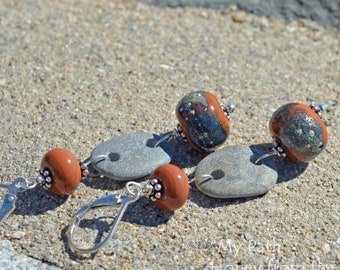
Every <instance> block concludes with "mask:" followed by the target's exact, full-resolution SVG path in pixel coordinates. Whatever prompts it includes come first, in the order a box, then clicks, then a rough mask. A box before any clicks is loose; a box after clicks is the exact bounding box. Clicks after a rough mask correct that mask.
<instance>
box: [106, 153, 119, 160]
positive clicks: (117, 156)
mask: <svg viewBox="0 0 340 270" xmlns="http://www.w3.org/2000/svg"><path fill="white" fill-rule="evenodd" d="M108 157H109V159H110V161H117V160H119V159H120V155H119V154H118V153H110V154H109V156H108Z"/></svg>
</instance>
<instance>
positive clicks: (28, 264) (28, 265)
mask: <svg viewBox="0 0 340 270" xmlns="http://www.w3.org/2000/svg"><path fill="white" fill-rule="evenodd" d="M0 269H1V270H7V269H8V270H12V269H18V270H20V269H32V270H33V269H39V270H40V269H49V270H52V269H53V270H56V269H61V268H59V267H55V266H53V265H48V264H45V263H42V262H41V261H39V260H36V259H32V258H30V257H28V256H26V255H23V254H17V253H16V252H15V251H14V249H13V247H12V245H11V242H10V241H8V240H2V241H0Z"/></svg>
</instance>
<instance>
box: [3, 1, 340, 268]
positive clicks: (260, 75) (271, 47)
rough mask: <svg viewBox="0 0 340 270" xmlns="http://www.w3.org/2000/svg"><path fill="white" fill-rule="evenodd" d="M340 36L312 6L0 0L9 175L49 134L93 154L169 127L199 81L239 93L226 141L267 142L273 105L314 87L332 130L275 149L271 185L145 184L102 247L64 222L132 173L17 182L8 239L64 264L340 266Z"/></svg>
mask: <svg viewBox="0 0 340 270" xmlns="http://www.w3.org/2000/svg"><path fill="white" fill-rule="evenodd" d="M339 41H340V36H339V33H338V32H336V31H331V30H325V29H324V28H323V27H321V26H320V25H318V24H317V23H315V22H311V21H308V20H299V21H292V22H283V21H279V20H275V19H268V18H264V17H257V16H254V15H250V14H245V13H242V12H238V11H237V10H230V9H226V10H224V11H223V12H221V11H219V10H214V9H204V8H195V7H185V8H166V7H159V6H152V5H147V4H143V3H139V2H135V1H132V0H131V1H129V0H127V1H101V0H100V1H58V2H56V3H54V2H52V1H7V0H5V1H2V2H1V3H0V52H1V58H0V70H1V71H0V92H1V96H0V116H1V117H0V127H1V134H0V146H1V158H0V183H9V182H11V181H13V180H14V179H15V178H17V177H19V176H23V177H36V176H37V172H36V169H37V168H39V165H40V161H41V158H42V157H43V155H44V153H46V151H48V150H49V149H52V148H56V147H62V148H66V149H68V150H70V151H71V152H72V153H74V155H75V156H76V157H77V158H79V159H86V158H87V157H89V155H90V153H91V151H92V149H93V148H94V147H95V146H96V145H98V144H99V143H101V142H103V141H105V140H108V139H111V138H113V137H117V136H121V135H124V134H129V133H132V132H136V131H141V130H144V131H152V132H154V133H156V134H161V133H164V132H167V131H170V130H172V129H173V128H174V127H176V125H177V119H176V116H175V108H176V105H177V102H178V101H179V100H180V99H181V97H183V95H185V94H187V93H189V92H191V91H195V90H206V91H210V92H212V93H214V94H215V95H216V96H217V97H218V99H219V100H220V101H221V102H222V103H224V104H227V103H228V102H231V103H233V104H234V105H235V112H234V113H233V114H232V115H231V134H230V137H229V138H228V140H227V142H226V145H235V144H244V145H257V144H266V143H271V137H270V134H269V131H268V121H269V119H270V117H271V115H272V113H273V112H274V111H275V110H276V109H277V108H278V107H279V106H281V105H283V104H285V103H289V102H302V103H305V104H309V103H311V102H312V101H314V102H316V104H319V103H322V104H324V105H325V106H326V108H327V110H326V112H325V113H324V120H325V122H326V124H327V127H328V132H329V142H328V146H327V148H326V150H325V151H324V152H323V153H322V154H321V155H320V156H318V157H317V158H316V159H315V160H313V161H312V162H310V163H309V164H294V163H292V162H289V161H288V160H286V159H285V158H281V159H277V164H278V166H279V178H278V183H277V185H276V186H275V187H274V188H273V189H272V190H270V192H269V193H268V194H266V195H264V196H259V197H255V198H247V199H229V200H221V199H213V198H210V197H207V196H205V195H203V194H202V193H201V192H199V191H198V190H197V189H196V187H195V186H194V185H192V186H191V190H190V197H189V199H188V201H187V203H186V204H185V205H184V207H182V208H181V209H179V210H177V211H175V212H173V213H168V212H164V211H161V210H158V209H157V208H156V207H155V206H154V205H153V204H152V202H151V201H149V200H147V199H146V198H142V199H140V200H139V201H137V202H136V203H135V204H133V205H130V206H129V208H128V210H127V212H126V215H125V216H124V218H123V220H122V222H121V223H120V224H119V227H118V231H117V233H118V235H117V236H116V237H115V238H116V239H112V240H110V242H109V245H108V246H106V247H105V248H103V249H102V250H101V251H99V252H98V253H97V254H95V255H93V256H79V255H77V254H75V253H73V252H72V251H71V250H70V249H69V247H68V245H67V238H66V230H67V228H68V225H69V223H70V221H71V219H72V217H73V215H74V214H75V212H76V211H78V209H79V208H80V207H81V206H83V205H84V204H86V203H88V202H90V201H93V200H95V199H97V198H100V197H102V196H105V195H107V194H113V193H117V192H120V191H121V190H122V189H123V188H124V183H121V182H115V181H113V180H109V179H106V178H100V177H97V178H89V179H86V180H84V181H83V182H82V183H81V184H80V186H79V187H78V189H77V190H76V192H75V193H74V194H73V195H71V196H69V197H57V196H55V195H53V194H51V193H50V192H48V191H46V190H44V189H43V188H42V187H40V186H38V187H36V188H34V189H31V190H28V191H26V192H23V193H20V194H19V195H18V201H17V203H16V209H15V210H14V212H13V213H12V215H11V216H9V217H8V219H7V220H5V221H4V222H2V223H1V224H0V241H2V240H9V241H10V244H11V245H12V246H13V248H14V250H15V252H16V253H17V254H23V255H27V256H29V257H32V258H35V259H38V260H40V261H42V262H44V263H45V264H49V265H51V266H56V267H59V268H62V269H171V268H173V269H296V268H293V267H299V266H300V267H304V268H299V269H311V268H312V267H314V269H337V268H338V267H340V220H339V213H340V212H339V206H340V197H339V195H340V189H339V188H340V187H339V182H340V178H339V156H340V147H339V137H338V136H339V135H340V134H339V111H340V110H339V104H338V102H339V93H340V46H339ZM174 145H175V147H176V154H175V157H174V158H173V161H172V163H174V164H176V165H178V166H180V167H181V168H182V169H183V170H184V171H185V173H186V174H187V175H189V177H191V176H192V173H193V172H194V170H195V166H196V165H197V163H198V162H199V161H200V160H201V159H202V158H203V157H204V156H203V155H201V154H198V153H197V152H195V151H193V150H191V148H190V147H189V146H188V145H187V144H186V143H184V142H182V141H176V142H175V144H174ZM4 193H5V190H4V189H0V196H1V199H2V198H3V195H4ZM94 228H95V227H94ZM90 232H92V233H93V231H90ZM81 238H82V240H83V241H84V243H86V240H87V239H88V236H87V235H81ZM8 263H10V259H9V262H8ZM326 266H327V267H329V268H325V267H326ZM246 267H248V268H246ZM317 267H319V268H317ZM321 267H324V268H321ZM332 267H333V268H332ZM8 269H10V268H8ZM22 269H26V268H22ZM27 269H30V268H29V265H28V266H27Z"/></svg>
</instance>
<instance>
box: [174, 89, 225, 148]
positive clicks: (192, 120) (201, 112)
mask: <svg viewBox="0 0 340 270" xmlns="http://www.w3.org/2000/svg"><path fill="white" fill-rule="evenodd" d="M176 116H177V119H178V121H179V124H180V126H181V128H182V130H183V133H184V135H185V137H186V139H187V140H188V142H189V143H190V145H191V146H192V147H193V148H194V149H195V150H197V151H200V152H206V151H208V152H209V151H214V150H215V149H216V148H217V147H218V146H220V145H221V144H223V143H224V142H225V140H226V139H227V137H228V136H229V133H230V127H229V121H228V118H227V116H226V115H225V113H224V111H223V109H222V107H221V105H220V103H219V102H218V100H217V98H216V97H215V96H214V95H213V94H211V93H209V92H205V91H196V92H192V93H189V94H188V95H186V96H184V97H183V98H182V99H181V100H180V102H179V103H178V105H177V107H176Z"/></svg>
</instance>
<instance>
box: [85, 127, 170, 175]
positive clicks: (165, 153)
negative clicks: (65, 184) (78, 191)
mask: <svg viewBox="0 0 340 270" xmlns="http://www.w3.org/2000/svg"><path fill="white" fill-rule="evenodd" d="M160 138H161V136H159V135H156V134H153V133H150V132H136V133H132V134H128V135H123V136H120V137H117V138H114V139H111V140H108V141H105V142H103V143H101V144H99V145H98V146H96V147H95V148H94V149H93V151H92V153H91V158H92V159H93V158H95V157H96V156H101V155H104V156H107V157H108V158H107V159H106V160H102V161H99V162H94V163H92V164H91V165H92V166H93V167H94V169H95V170H97V171H98V172H99V173H100V174H102V175H104V176H106V177H108V178H110V179H113V180H119V181H128V180H133V179H138V178H141V177H145V176H147V175H150V174H151V173H152V172H153V171H154V170H155V169H156V168H157V167H159V166H160V165H163V164H167V163H170V161H171V158H172V156H173V153H174V149H173V147H171V145H170V144H169V143H168V142H166V141H163V142H162V143H161V144H160V145H159V146H157V147H153V146H154V145H155V143H156V142H158V140H159V139H160Z"/></svg>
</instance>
